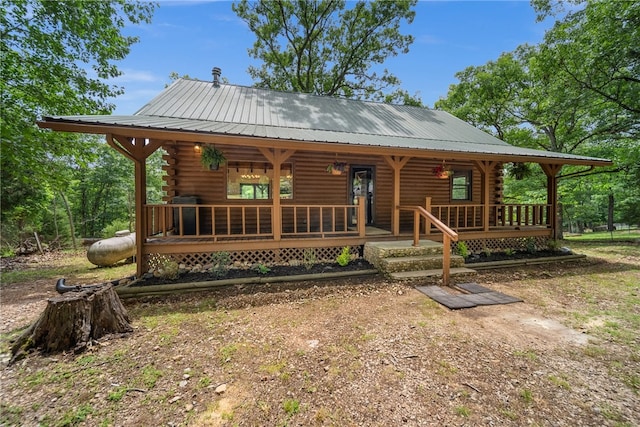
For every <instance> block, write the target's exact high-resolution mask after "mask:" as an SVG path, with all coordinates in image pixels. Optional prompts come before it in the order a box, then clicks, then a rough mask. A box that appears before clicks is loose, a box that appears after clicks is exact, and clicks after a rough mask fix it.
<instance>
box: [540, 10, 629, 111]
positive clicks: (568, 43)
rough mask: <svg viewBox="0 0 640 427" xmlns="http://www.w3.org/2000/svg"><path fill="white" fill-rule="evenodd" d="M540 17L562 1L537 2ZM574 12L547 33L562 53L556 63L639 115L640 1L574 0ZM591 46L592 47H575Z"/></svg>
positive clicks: (548, 41) (547, 39)
mask: <svg viewBox="0 0 640 427" xmlns="http://www.w3.org/2000/svg"><path fill="white" fill-rule="evenodd" d="M532 3H533V5H534V7H535V9H536V11H537V12H538V15H539V17H538V19H539V20H540V19H544V18H545V17H547V16H550V15H557V14H558V13H560V12H561V11H563V9H562V7H563V4H562V3H560V2H558V3H556V2H553V1H552V0H535V1H533V2H532ZM565 3H573V4H574V5H578V6H579V8H578V9H577V10H575V11H572V12H569V13H568V14H567V16H566V17H565V18H564V19H563V20H560V21H558V22H557V23H556V24H555V25H554V27H553V28H552V29H551V30H550V31H548V32H547V33H546V34H545V44H546V45H548V46H552V47H553V48H554V49H555V50H556V51H557V52H558V56H557V59H558V62H557V66H558V67H559V68H561V69H562V70H563V71H564V72H566V73H567V74H568V75H569V76H570V77H571V78H572V79H573V80H574V81H575V82H576V83H577V84H579V85H580V87H582V88H583V89H585V90H588V91H592V92H594V93H596V94H597V95H598V96H600V97H602V98H603V99H606V100H608V101H611V102H613V103H615V104H616V105H617V106H618V107H620V108H622V109H623V110H625V111H627V112H628V113H631V114H634V115H636V120H637V115H638V114H640V47H639V46H640V3H638V2H637V1H615V2H609V1H589V2H585V1H581V0H570V1H568V2H565ZM576 47H588V49H586V50H583V49H576Z"/></svg>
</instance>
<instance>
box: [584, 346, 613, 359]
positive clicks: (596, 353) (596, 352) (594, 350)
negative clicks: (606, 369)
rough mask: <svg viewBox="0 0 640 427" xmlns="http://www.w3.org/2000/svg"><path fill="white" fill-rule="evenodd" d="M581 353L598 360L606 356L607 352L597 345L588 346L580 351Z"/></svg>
mask: <svg viewBox="0 0 640 427" xmlns="http://www.w3.org/2000/svg"><path fill="white" fill-rule="evenodd" d="M582 352H583V353H584V354H586V355H587V356H589V357H593V358H598V357H602V356H604V355H605V354H607V350H606V349H604V348H602V347H600V346H597V345H588V346H586V347H584V348H583V349H582Z"/></svg>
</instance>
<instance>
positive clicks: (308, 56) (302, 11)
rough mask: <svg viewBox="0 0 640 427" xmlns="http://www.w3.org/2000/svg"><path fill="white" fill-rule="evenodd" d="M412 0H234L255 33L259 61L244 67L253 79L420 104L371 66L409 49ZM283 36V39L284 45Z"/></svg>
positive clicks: (282, 86)
mask: <svg viewBox="0 0 640 427" xmlns="http://www.w3.org/2000/svg"><path fill="white" fill-rule="evenodd" d="M415 3H416V0H403V1H371V2H365V1H358V2H355V3H349V8H347V7H346V6H347V2H346V1H344V0H338V1H327V0H323V1H318V2H291V1H282V2H268V1H259V2H250V1H248V0H242V1H240V2H238V3H234V4H233V6H232V8H233V11H234V12H235V13H236V14H237V15H238V16H239V17H240V18H241V19H242V20H243V21H244V22H245V23H246V24H247V25H248V27H249V29H250V30H251V31H252V32H253V33H254V34H255V35H256V41H255V42H254V44H253V47H252V48H251V49H249V55H250V56H251V57H253V58H254V59H257V60H260V61H262V64H261V66H259V67H255V66H250V67H249V70H248V71H249V74H250V75H251V77H252V78H253V79H254V80H255V81H256V84H257V86H259V87H265V88H270V89H275V90H283V91H293V92H305V93H314V94H319V95H329V96H340V97H345V98H357V99H377V100H381V101H382V100H385V101H388V102H391V101H398V102H403V101H404V102H405V103H418V104H420V101H419V100H417V99H416V98H414V97H411V96H409V95H408V94H407V93H406V92H405V91H402V90H396V91H395V92H393V93H388V88H394V87H397V86H398V85H399V83H400V82H399V80H398V78H397V77H395V76H394V75H392V74H391V73H389V72H388V71H387V70H386V69H385V70H384V71H383V72H382V74H381V75H380V74H378V73H376V72H374V71H372V70H371V68H373V67H374V66H377V65H378V64H383V63H384V62H385V61H386V59H387V58H389V57H392V56H396V55H398V54H400V53H407V52H408V51H409V46H410V45H411V43H413V40H414V38H413V36H411V35H403V34H401V32H400V26H401V24H402V23H403V22H406V23H409V24H410V23H411V22H412V21H413V18H414V16H415V11H413V10H412V8H413V6H414V5H415ZM283 42H285V43H284V45H283Z"/></svg>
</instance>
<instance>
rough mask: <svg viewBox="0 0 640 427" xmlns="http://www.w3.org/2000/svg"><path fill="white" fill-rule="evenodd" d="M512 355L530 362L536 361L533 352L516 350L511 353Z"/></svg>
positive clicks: (535, 355) (536, 357) (536, 358)
mask: <svg viewBox="0 0 640 427" xmlns="http://www.w3.org/2000/svg"><path fill="white" fill-rule="evenodd" d="M513 355H514V356H517V357H524V358H525V359H529V360H531V361H532V362H535V361H537V360H538V355H537V354H536V352H535V351H533V350H516V351H514V352H513Z"/></svg>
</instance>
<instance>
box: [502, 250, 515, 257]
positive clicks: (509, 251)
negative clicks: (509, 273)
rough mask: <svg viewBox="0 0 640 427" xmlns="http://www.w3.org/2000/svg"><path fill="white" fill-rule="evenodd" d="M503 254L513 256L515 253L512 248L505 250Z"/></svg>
mask: <svg viewBox="0 0 640 427" xmlns="http://www.w3.org/2000/svg"><path fill="white" fill-rule="evenodd" d="M504 253H505V255H507V256H513V255H515V253H516V251H515V250H513V249H512V248H507V249H505V250H504Z"/></svg>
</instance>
